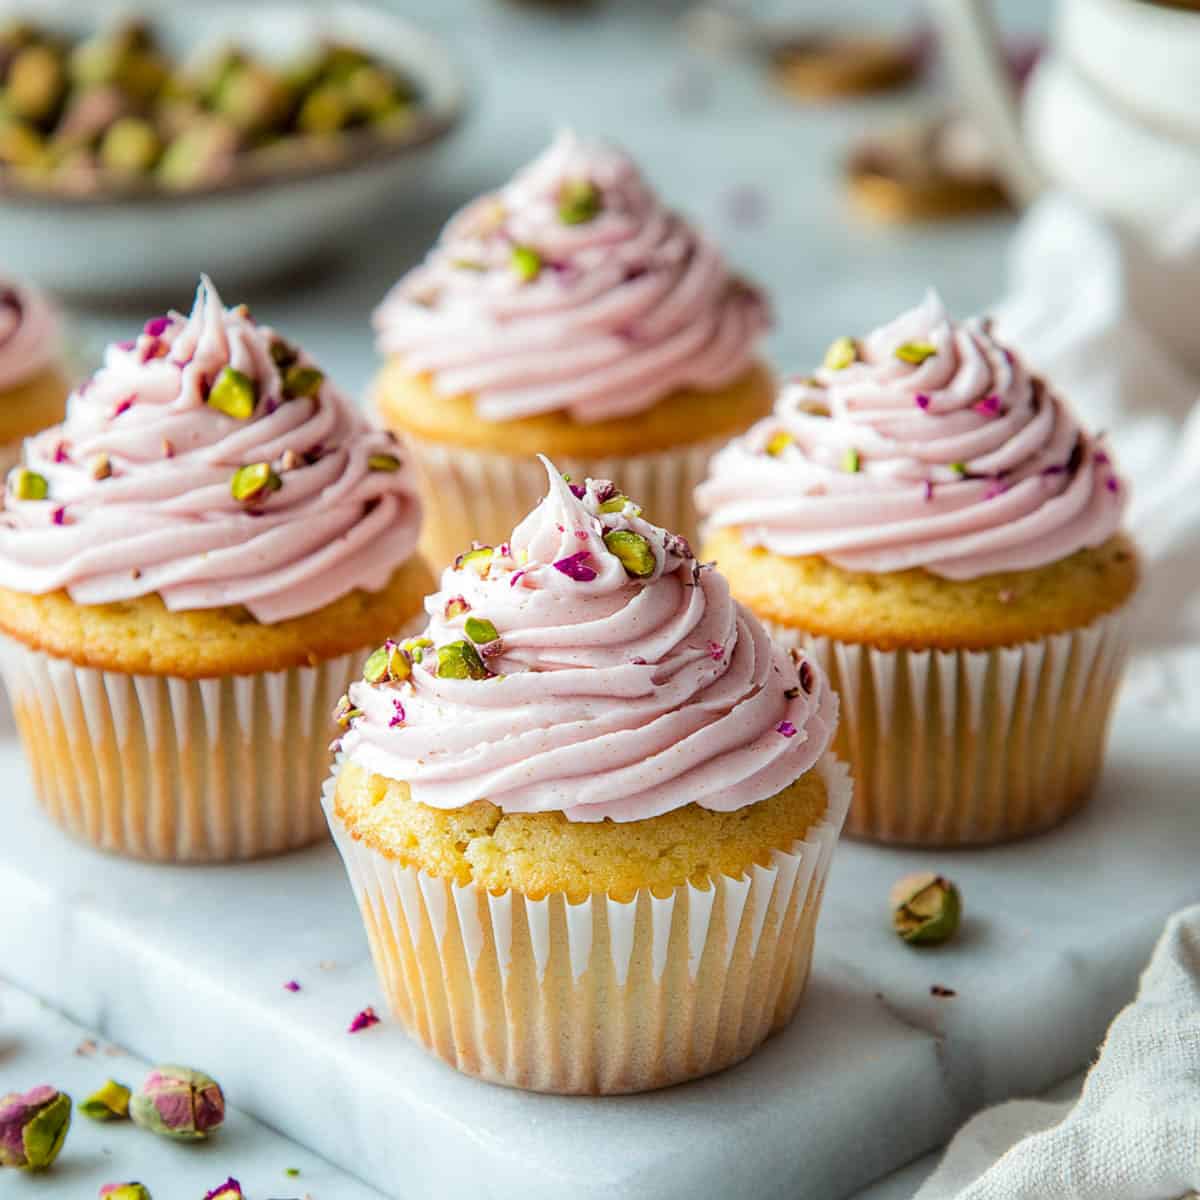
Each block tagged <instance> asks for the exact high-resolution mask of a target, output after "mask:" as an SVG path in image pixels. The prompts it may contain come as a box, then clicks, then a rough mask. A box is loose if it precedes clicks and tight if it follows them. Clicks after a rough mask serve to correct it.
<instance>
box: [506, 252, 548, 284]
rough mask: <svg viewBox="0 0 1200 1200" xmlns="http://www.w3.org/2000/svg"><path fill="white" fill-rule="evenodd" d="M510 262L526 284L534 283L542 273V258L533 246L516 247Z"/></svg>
mask: <svg viewBox="0 0 1200 1200" xmlns="http://www.w3.org/2000/svg"><path fill="white" fill-rule="evenodd" d="M509 261H510V262H511V264H512V269H513V270H514V271H515V272H516V273H517V275H518V276H519V277H520V278H521V279H523V280H524V281H525V282H526V283H532V282H533V281H534V280H535V279H536V278H537V277H538V276H539V275H540V274H541V273H542V256H541V255H540V254H539V253H538V252H537V251H536V250H534V249H533V247H532V246H514V247H513V248H512V255H511V257H510V259H509Z"/></svg>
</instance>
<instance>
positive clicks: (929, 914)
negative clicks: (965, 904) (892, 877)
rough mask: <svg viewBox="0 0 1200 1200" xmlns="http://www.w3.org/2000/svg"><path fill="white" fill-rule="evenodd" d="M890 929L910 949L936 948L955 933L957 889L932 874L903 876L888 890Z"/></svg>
mask: <svg viewBox="0 0 1200 1200" xmlns="http://www.w3.org/2000/svg"><path fill="white" fill-rule="evenodd" d="M890 900H891V905H892V927H893V928H894V929H895V931H896V933H897V934H898V935H899V936H900V937H902V938H903V939H904V940H905V941H906V942H908V943H909V944H910V945H913V946H936V945H939V944H941V943H942V942H945V941H948V940H949V939H950V938H952V937H953V936H954V934H955V933H956V932H957V930H958V927H959V924H960V922H961V920H962V897H961V896H960V894H959V891H958V888H957V887H956V886H955V885H954V884H953V883H951V882H950V880H948V879H946V878H944V877H943V876H941V875H935V874H933V872H931V871H923V872H918V873H917V874H915V875H906V876H905V877H904V878H903V879H901V880H899V882H897V883H896V884H895V886H894V887H893V888H892V891H891V896H890Z"/></svg>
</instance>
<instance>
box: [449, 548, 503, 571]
mask: <svg viewBox="0 0 1200 1200" xmlns="http://www.w3.org/2000/svg"><path fill="white" fill-rule="evenodd" d="M495 553H496V552H495V550H493V549H492V547H491V546H476V547H475V549H474V550H468V551H467V552H466V554H460V555H459V556H458V558H456V559H455V560H454V569H455V570H456V571H466V570H471V571H474V572H475V574H476V575H482V574H484V572H486V571H487V569H488V567H489V566H491V562H492V555H494V554H495Z"/></svg>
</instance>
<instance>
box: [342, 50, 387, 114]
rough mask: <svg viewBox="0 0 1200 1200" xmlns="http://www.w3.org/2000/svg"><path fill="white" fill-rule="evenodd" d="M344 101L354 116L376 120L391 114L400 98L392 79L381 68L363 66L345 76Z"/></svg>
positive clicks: (371, 65) (372, 65)
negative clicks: (347, 103) (345, 100)
mask: <svg viewBox="0 0 1200 1200" xmlns="http://www.w3.org/2000/svg"><path fill="white" fill-rule="evenodd" d="M344 86H345V92H346V99H347V101H348V102H349V104H350V107H351V109H352V110H353V112H354V114H355V115H356V116H359V117H362V118H363V119H364V120H368V121H371V120H378V119H379V118H381V117H384V116H386V115H387V114H388V113H389V112H392V111H393V110H394V109H395V107H396V104H397V101H398V100H399V99H400V97H398V96H397V94H396V85H395V80H394V79H393V77H392V76H391V75H390V74H389V73H388V72H387V71H385V70H384V69H383V68H382V67H377V66H375V65H374V64H370V63H367V64H364V65H363V66H360V67H354V68H353V69H352V70H351V71H350V73H349V74H348V75H347V76H346V82H345V85H344Z"/></svg>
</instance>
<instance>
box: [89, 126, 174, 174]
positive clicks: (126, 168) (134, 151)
mask: <svg viewBox="0 0 1200 1200" xmlns="http://www.w3.org/2000/svg"><path fill="white" fill-rule="evenodd" d="M161 153H162V142H161V141H160V140H159V137H158V134H157V132H156V131H155V129H154V126H153V125H151V124H150V122H149V121H143V120H142V119H141V118H140V117H122V118H121V119H120V120H118V121H114V122H113V124H112V125H110V126H109V127H108V131H107V132H106V133H105V135H104V140H103V141H102V142H101V143H100V161H101V163H102V164H103V165H104V166H106V167H107V168H108V169H109V170H111V171H119V172H122V173H124V174H141V173H142V172H143V171H149V170H150V169H151V168H152V167H153V166H154V164H155V163H156V162H157V161H158V156H159V155H160V154H161Z"/></svg>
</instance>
